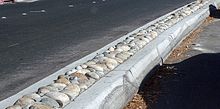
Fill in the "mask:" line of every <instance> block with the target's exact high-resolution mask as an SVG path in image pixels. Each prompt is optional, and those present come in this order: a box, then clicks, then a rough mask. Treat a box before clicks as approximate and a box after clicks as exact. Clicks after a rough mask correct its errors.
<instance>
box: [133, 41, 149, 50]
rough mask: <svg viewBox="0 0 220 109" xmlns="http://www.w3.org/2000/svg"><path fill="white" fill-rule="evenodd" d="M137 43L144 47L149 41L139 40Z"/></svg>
mask: <svg viewBox="0 0 220 109" xmlns="http://www.w3.org/2000/svg"><path fill="white" fill-rule="evenodd" d="M135 43H136V45H137V46H138V47H139V48H143V47H144V46H145V45H146V44H147V42H145V41H143V40H137V41H136V42H135Z"/></svg>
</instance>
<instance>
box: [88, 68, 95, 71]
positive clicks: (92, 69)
mask: <svg viewBox="0 0 220 109" xmlns="http://www.w3.org/2000/svg"><path fill="white" fill-rule="evenodd" d="M87 69H88V70H89V71H90V72H95V71H96V70H95V69H94V68H87Z"/></svg>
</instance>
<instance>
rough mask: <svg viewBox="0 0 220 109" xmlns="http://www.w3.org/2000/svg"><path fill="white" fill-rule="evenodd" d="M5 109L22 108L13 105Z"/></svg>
mask: <svg viewBox="0 0 220 109" xmlns="http://www.w3.org/2000/svg"><path fill="white" fill-rule="evenodd" d="M6 109H22V107H21V106H20V105H13V106H9V107H7V108H6Z"/></svg>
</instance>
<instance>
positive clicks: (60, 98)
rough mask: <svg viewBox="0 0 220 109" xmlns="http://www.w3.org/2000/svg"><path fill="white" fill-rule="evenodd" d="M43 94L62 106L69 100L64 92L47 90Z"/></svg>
mask: <svg viewBox="0 0 220 109" xmlns="http://www.w3.org/2000/svg"><path fill="white" fill-rule="evenodd" d="M45 95H46V96H47V97H49V98H52V99H54V100H56V101H57V102H58V103H59V105H60V107H64V106H65V105H67V104H68V103H69V101H70V98H69V97H68V96H67V95H66V94H64V93H61V92H48V93H46V94H45Z"/></svg>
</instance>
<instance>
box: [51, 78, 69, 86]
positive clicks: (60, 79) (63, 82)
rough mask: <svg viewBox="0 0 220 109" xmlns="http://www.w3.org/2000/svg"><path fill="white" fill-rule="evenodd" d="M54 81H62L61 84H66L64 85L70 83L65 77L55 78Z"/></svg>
mask: <svg viewBox="0 0 220 109" xmlns="http://www.w3.org/2000/svg"><path fill="white" fill-rule="evenodd" d="M54 82H55V83H62V84H66V85H68V84H70V81H69V80H68V79H67V78H65V77H64V78H63V77H62V78H59V79H57V80H55V81H54Z"/></svg>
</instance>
